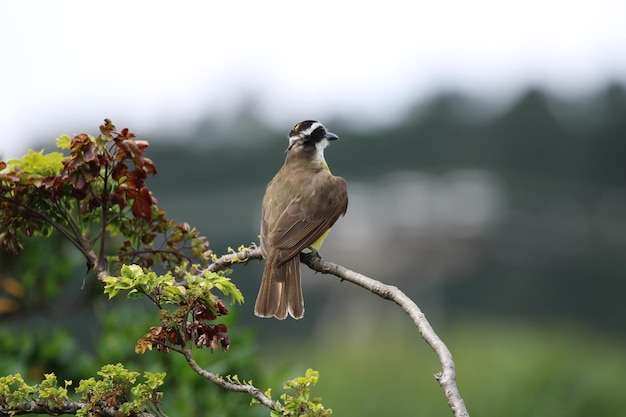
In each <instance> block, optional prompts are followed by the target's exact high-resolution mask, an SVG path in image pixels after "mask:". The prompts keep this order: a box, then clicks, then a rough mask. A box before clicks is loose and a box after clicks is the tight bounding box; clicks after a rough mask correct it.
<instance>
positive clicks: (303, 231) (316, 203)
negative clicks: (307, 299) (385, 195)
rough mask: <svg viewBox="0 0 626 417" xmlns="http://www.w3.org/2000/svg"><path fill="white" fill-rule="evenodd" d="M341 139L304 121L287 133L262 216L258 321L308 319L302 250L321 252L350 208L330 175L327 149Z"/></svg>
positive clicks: (341, 181) (343, 185) (342, 188)
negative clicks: (280, 163) (283, 154)
mask: <svg viewBox="0 0 626 417" xmlns="http://www.w3.org/2000/svg"><path fill="white" fill-rule="evenodd" d="M336 139H339V138H338V136H337V135H335V134H334V133H330V132H328V131H327V130H326V128H325V127H324V126H323V125H322V124H321V123H320V122H316V121H313V120H306V121H304V122H300V123H298V124H297V125H295V126H294V128H293V129H292V130H291V132H289V147H288V148H287V151H286V153H287V157H286V158H285V163H284V164H283V166H282V168H281V169H280V170H279V171H278V173H277V174H276V175H275V176H274V178H273V179H272V180H271V181H270V182H269V184H268V185H267V189H266V190H265V196H264V197H263V208H262V214H261V252H262V253H263V257H264V258H265V259H266V261H265V268H264V270H263V279H262V280H261V289H260V290H259V295H258V296H257V299H256V304H255V306H254V314H256V315H257V316H259V317H272V316H274V317H276V318H278V319H281V320H282V319H284V318H285V317H287V314H290V315H291V317H293V318H295V319H299V318H302V316H304V298H303V297H302V287H301V285H300V252H302V251H307V250H310V251H311V252H312V253H313V254H317V252H318V250H319V248H320V246H321V245H322V242H323V241H324V239H325V238H326V235H327V234H328V232H329V231H330V228H331V226H332V225H333V224H335V222H336V221H337V219H338V218H339V216H343V215H344V214H345V213H346V210H347V209H348V190H347V186H346V181H345V180H344V179H343V178H341V177H336V176H334V175H333V174H331V172H330V170H329V169H328V164H326V160H325V159H324V148H326V146H328V144H329V142H330V141H333V140H336Z"/></svg>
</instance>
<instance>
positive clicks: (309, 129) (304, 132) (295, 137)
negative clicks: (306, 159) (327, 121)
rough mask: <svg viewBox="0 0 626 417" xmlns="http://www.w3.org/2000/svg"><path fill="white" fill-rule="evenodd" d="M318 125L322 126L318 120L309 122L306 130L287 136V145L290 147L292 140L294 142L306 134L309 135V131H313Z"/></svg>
mask: <svg viewBox="0 0 626 417" xmlns="http://www.w3.org/2000/svg"><path fill="white" fill-rule="evenodd" d="M320 126H321V127H324V125H322V124H321V123H320V122H315V123H313V124H311V126H309V127H308V128H307V129H306V130H303V131H301V132H298V134H297V135H294V136H290V137H289V147H291V146H292V145H293V144H294V142H296V141H297V140H299V139H302V138H304V137H306V136H309V135H310V134H311V133H313V132H314V131H315V129H317V128H318V127H320ZM324 129H325V128H324ZM324 140H326V139H324ZM326 142H328V141H326ZM327 144H328V143H327ZM316 146H317V145H316ZM325 147H326V145H324V148H325ZM324 148H322V149H324Z"/></svg>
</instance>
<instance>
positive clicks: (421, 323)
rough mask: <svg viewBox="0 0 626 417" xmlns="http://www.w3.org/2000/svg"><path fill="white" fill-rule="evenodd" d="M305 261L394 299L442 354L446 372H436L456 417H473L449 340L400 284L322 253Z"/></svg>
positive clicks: (306, 256) (321, 270)
mask: <svg viewBox="0 0 626 417" xmlns="http://www.w3.org/2000/svg"><path fill="white" fill-rule="evenodd" d="M301 260H302V262H303V263H305V264H306V265H307V266H308V267H309V268H311V269H312V270H314V271H317V272H320V273H322V274H332V275H335V276H337V277H339V278H341V279H344V280H346V281H350V282H351V283H353V284H356V285H358V286H359V287H362V288H365V289H366V290H369V291H371V292H373V293H374V294H376V295H378V296H379V297H382V298H384V299H386V300H390V301H393V302H394V303H396V304H398V305H399V306H400V307H402V309H403V310H404V311H405V312H406V313H407V314H408V315H409V317H411V319H412V320H413V323H415V326H416V327H417V330H418V331H419V332H420V334H421V335H422V337H423V338H424V340H425V341H426V343H428V344H429V345H430V347H431V348H432V349H433V350H434V351H435V353H436V354H437V356H438V357H439V362H440V363H441V367H442V371H441V372H438V373H436V374H435V379H437V382H439V385H440V386H441V389H442V390H443V392H444V394H445V395H446V398H447V399H448V406H449V407H450V409H451V410H452V413H453V414H454V415H455V416H456V417H469V413H468V412H467V409H466V408H465V403H464V402H463V399H462V398H461V394H459V389H458V388H457V386H456V372H455V369H454V361H453V360H452V354H451V353H450V350H448V348H447V347H446V345H445V343H443V341H442V340H441V339H440V338H439V336H437V333H435V331H434V330H433V328H432V326H431V325H430V323H429V322H428V320H427V319H426V316H425V315H424V313H422V310H420V308H419V307H418V306H417V305H416V304H415V303H414V302H413V300H411V299H410V298H409V297H408V296H407V295H406V294H405V293H403V292H402V291H400V289H398V288H397V287H394V286H392V285H387V284H383V283H382V282H380V281H376V280H375V279H372V278H369V277H366V276H365V275H363V274H359V273H358V272H354V271H351V270H349V269H347V268H344V267H343V266H341V265H337V264H333V263H331V262H326V261H324V260H323V259H322V258H320V257H318V256H310V255H302V256H301Z"/></svg>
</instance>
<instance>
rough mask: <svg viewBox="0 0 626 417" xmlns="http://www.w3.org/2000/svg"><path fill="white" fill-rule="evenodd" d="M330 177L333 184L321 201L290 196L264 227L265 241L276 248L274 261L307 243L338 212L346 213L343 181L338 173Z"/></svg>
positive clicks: (317, 236)
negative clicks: (270, 225)
mask: <svg viewBox="0 0 626 417" xmlns="http://www.w3.org/2000/svg"><path fill="white" fill-rule="evenodd" d="M334 179H335V181H336V184H335V187H336V188H335V187H333V190H334V191H333V193H332V195H330V194H329V195H327V196H324V197H323V198H324V199H325V203H324V204H319V203H317V204H311V201H310V200H308V199H302V198H300V199H294V200H292V201H291V202H290V203H289V205H287V207H286V208H285V210H283V212H282V213H281V215H280V216H279V217H278V219H277V220H276V224H275V227H274V228H273V229H272V230H267V229H266V230H267V232H268V233H267V235H266V236H267V241H268V244H269V245H271V246H272V247H273V248H274V249H275V250H276V261H278V262H285V261H286V260H288V259H291V258H293V257H294V256H296V255H297V254H299V253H300V252H302V251H303V250H304V249H306V248H308V247H309V246H311V245H312V244H313V243H315V241H317V240H318V239H319V238H320V236H322V235H323V234H324V232H326V231H327V230H328V229H330V227H332V225H333V224H335V222H336V221H337V219H338V218H339V216H341V215H343V214H345V213H346V210H347V208H348V191H347V187H346V182H345V180H344V179H343V178H341V177H335V178H334ZM320 197H321V196H320ZM264 222H265V221H264ZM265 223H266V222H265ZM262 227H263V226H262ZM265 227H267V223H266V225H265Z"/></svg>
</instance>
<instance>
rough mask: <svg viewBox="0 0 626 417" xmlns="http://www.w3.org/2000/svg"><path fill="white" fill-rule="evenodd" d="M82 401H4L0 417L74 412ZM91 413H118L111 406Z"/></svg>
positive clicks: (150, 416)
mask: <svg viewBox="0 0 626 417" xmlns="http://www.w3.org/2000/svg"><path fill="white" fill-rule="evenodd" d="M85 406H86V405H85V404H84V403H80V402H76V401H65V402H64V403H63V404H62V405H56V406H53V405H49V404H45V402H44V403H40V402H37V401H33V400H31V401H24V402H22V403H20V404H18V405H14V406H9V405H8V404H6V403H0V417H5V416H6V417H12V416H18V415H25V414H47V415H50V416H57V415H62V414H76V412H77V411H78V410H80V409H82V408H85ZM92 413H93V415H99V416H102V417H115V416H118V415H119V410H118V409H115V408H113V407H104V408H101V409H100V410H99V411H95V410H92ZM134 415H136V416H138V417H156V416H155V415H154V414H150V413H147V412H141V413H138V414H134Z"/></svg>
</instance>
